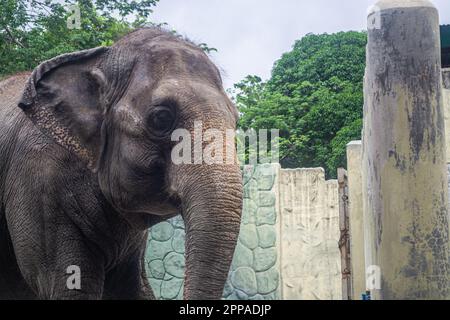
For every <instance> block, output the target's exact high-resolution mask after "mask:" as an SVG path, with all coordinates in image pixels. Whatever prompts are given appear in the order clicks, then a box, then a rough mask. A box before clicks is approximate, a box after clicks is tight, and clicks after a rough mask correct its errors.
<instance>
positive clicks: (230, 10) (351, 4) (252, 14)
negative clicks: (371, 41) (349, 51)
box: [151, 0, 450, 88]
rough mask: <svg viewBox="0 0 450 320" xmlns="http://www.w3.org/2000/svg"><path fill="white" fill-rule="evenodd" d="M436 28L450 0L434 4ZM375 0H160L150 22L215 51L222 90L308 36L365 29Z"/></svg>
mask: <svg viewBox="0 0 450 320" xmlns="http://www.w3.org/2000/svg"><path fill="white" fill-rule="evenodd" d="M432 2H433V3H434V4H435V5H436V7H437V8H438V9H439V12H440V16H441V24H449V23H450V0H433V1H432ZM374 3H375V1H374V0H160V2H159V3H158V4H157V6H156V7H155V10H154V13H153V15H152V16H151V20H152V21H154V22H167V23H168V24H169V26H170V27H171V28H173V29H175V30H177V31H178V32H179V33H181V34H183V35H186V36H188V37H189V38H190V39H191V40H193V41H195V42H197V43H202V42H205V43H207V44H208V46H210V47H214V48H217V49H218V50H219V52H217V53H213V54H212V56H213V60H214V61H215V62H216V63H217V64H218V66H219V67H220V68H221V69H222V70H223V72H222V74H223V78H224V82H225V87H226V88H230V87H232V85H233V84H234V83H236V82H238V81H240V80H242V79H243V78H244V77H245V76H246V75H248V74H255V75H259V76H261V77H262V78H263V79H267V78H269V77H270V71H271V69H272V66H273V63H274V62H275V61H276V60H277V59H279V58H280V57H281V55H282V54H283V53H284V52H287V51H289V50H290V49H291V47H292V45H293V44H294V41H295V40H298V39H300V38H301V37H302V36H304V35H305V34H307V33H324V32H327V33H334V32H338V31H349V30H357V31H361V30H365V29H366V12H367V8H368V7H369V6H370V5H372V4H374Z"/></svg>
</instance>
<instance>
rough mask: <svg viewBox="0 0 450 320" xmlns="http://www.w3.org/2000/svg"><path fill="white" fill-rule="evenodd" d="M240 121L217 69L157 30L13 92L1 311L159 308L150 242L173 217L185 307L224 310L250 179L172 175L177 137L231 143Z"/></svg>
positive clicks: (201, 169)
mask: <svg viewBox="0 0 450 320" xmlns="http://www.w3.org/2000/svg"><path fill="white" fill-rule="evenodd" d="M238 117H239V114H238V112H237V108H236V106H235V105H234V103H233V102H232V101H231V99H229V98H228V96H227V94H226V93H225V91H224V89H223V84H222V79H221V75H220V72H219V69H218V68H217V67H216V66H215V64H214V63H213V62H212V61H211V60H210V58H209V56H208V55H207V54H206V53H205V52H204V51H203V50H202V49H201V48H199V47H198V46H196V45H195V44H194V43H193V42H191V41H189V40H188V39H185V38H181V37H179V36H176V35H174V34H173V33H171V32H168V31H166V30H163V29H162V28H156V27H144V28H139V29H136V30H134V31H132V32H130V33H128V34H126V35H125V36H123V37H122V38H120V39H119V40H118V41H116V42H115V43H114V44H113V45H111V46H107V47H106V46H105V47H97V48H93V49H87V50H82V51H79V52H74V53H68V54H63V55H61V56H58V57H55V58H53V59H50V60H48V61H45V62H43V63H42V64H40V65H39V66H38V67H36V68H35V69H34V70H33V71H32V72H31V73H30V72H22V73H19V74H16V75H13V76H9V77H7V78H5V79H3V80H2V81H1V82H0V123H1V125H0V299H45V300H46V299H52V300H53V299H55V300H56V299H57V300H59V299H64V300H65V299H80V300H85V299H133V300H134V299H153V298H154V295H153V292H152V290H151V288H150V286H149V283H148V281H147V276H146V273H145V262H144V252H145V249H146V243H147V235H148V230H149V228H150V227H151V226H153V225H155V224H157V223H159V222H162V221H165V220H167V219H169V218H172V217H174V216H176V215H181V216H182V218H183V220H184V223H185V228H186V244H185V257H186V269H185V283H184V289H183V290H184V291H183V298H184V299H191V300H199V299H220V298H221V296H222V293H223V288H224V285H225V282H226V279H227V276H228V272H229V268H230V264H231V261H232V257H233V253H234V249H235V246H236V242H237V238H238V234H239V228H240V219H241V211H242V175H241V172H240V166H239V164H238V160H237V157H235V158H236V161H234V162H233V163H212V164H205V163H177V164H175V163H174V161H173V159H172V155H171V150H172V149H173V147H174V145H175V144H176V143H177V142H176V141H174V140H173V139H172V137H171V136H172V133H173V132H174V131H175V130H177V129H181V128H183V129H184V130H187V131H188V132H193V130H194V123H195V122H198V121H201V123H202V124H203V128H204V129H207V128H216V129H219V130H221V131H222V132H223V131H225V130H235V129H236V123H237V120H238ZM232 143H233V147H234V140H233V142H232ZM200 147H202V145H200ZM73 268H75V269H73ZM76 268H78V269H79V270H78V275H79V286H76V285H75V287H74V286H73V285H72V286H71V285H69V284H73V283H71V282H70V281H71V280H70V279H69V278H70V277H72V276H73V275H75V273H73V272H72V271H71V270H77V269H76ZM69 280H70V281H69ZM72 280H73V279H72ZM74 283H76V282H74Z"/></svg>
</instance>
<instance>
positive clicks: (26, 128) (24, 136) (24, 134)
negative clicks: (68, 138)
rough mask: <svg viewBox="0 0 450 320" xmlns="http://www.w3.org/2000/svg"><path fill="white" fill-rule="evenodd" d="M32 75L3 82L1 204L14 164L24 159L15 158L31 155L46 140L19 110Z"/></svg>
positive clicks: (0, 92)
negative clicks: (33, 146)
mask: <svg viewBox="0 0 450 320" xmlns="http://www.w3.org/2000/svg"><path fill="white" fill-rule="evenodd" d="M29 76H30V73H20V74H17V75H14V76H10V77H7V78H4V79H2V80H1V81H0V201H2V194H3V191H4V189H5V183H6V180H7V175H8V172H9V169H10V167H11V165H12V164H14V163H17V162H20V161H23V160H24V159H23V158H24V157H20V158H22V159H13V157H14V156H15V155H16V156H17V153H18V152H19V151H21V152H22V154H23V155H24V154H26V153H28V152H26V151H28V150H30V148H29V147H30V146H31V145H32V144H33V143H35V142H36V141H37V140H44V139H45V137H43V135H42V133H41V132H40V131H39V130H37V128H36V127H34V125H33V124H32V122H31V120H29V119H28V118H27V116H26V115H25V114H24V113H23V111H22V110H21V109H20V108H19V107H18V102H19V100H20V99H21V97H22V92H23V89H24V87H25V84H26V82H27V80H28V77H29ZM23 151H25V152H23Z"/></svg>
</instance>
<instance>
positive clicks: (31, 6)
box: [0, 0, 158, 77]
mask: <svg viewBox="0 0 450 320" xmlns="http://www.w3.org/2000/svg"><path fill="white" fill-rule="evenodd" d="M157 2H158V0H140V1H126V0H76V1H75V0H57V1H55V0H53V1H52V0H2V5H1V6H0V77H1V76H4V75H8V74H12V73H15V72H18V71H24V70H30V69H33V68H34V67H35V66H36V65H37V64H39V63H40V62H42V61H43V60H47V59H49V58H52V57H54V56H57V55H59V54H62V53H66V52H72V51H78V50H82V49H87V48H93V47H97V46H101V45H110V44H112V43H113V42H114V41H115V40H116V39H117V38H119V37H121V36H123V35H124V34H125V33H127V32H129V31H130V30H131V29H132V28H134V27H138V26H142V25H145V24H149V23H150V21H149V20H148V18H149V15H150V13H151V12H152V8H153V7H154V6H155V5H156V3H157ZM75 4H76V5H78V7H79V9H80V17H81V20H80V22H81V28H79V29H77V28H73V29H70V28H68V26H67V21H68V19H69V18H70V17H71V16H72V15H73V11H72V12H71V10H68V8H70V6H73V5H75ZM127 18H128V19H127Z"/></svg>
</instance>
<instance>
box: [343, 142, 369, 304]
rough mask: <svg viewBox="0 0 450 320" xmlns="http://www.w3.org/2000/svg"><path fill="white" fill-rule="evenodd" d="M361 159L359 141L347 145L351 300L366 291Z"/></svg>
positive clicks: (357, 298) (358, 297) (359, 297)
mask: <svg viewBox="0 0 450 320" xmlns="http://www.w3.org/2000/svg"><path fill="white" fill-rule="evenodd" d="M361 157H362V146H361V141H352V142H350V143H349V144H348V145H347V176H348V202H349V206H348V210H349V218H350V255H351V277H352V288H353V290H352V291H353V292H352V299H353V300H359V299H361V294H362V293H364V292H365V291H366V277H365V270H366V268H365V261H364V220H363V199H362V168H361V165H362V158H361Z"/></svg>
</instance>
